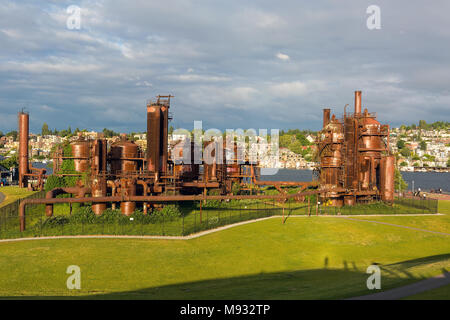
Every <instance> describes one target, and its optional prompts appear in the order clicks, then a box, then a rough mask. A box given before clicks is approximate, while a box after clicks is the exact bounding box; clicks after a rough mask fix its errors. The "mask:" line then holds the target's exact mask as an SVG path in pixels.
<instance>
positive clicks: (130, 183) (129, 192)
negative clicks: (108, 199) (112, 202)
mask: <svg viewBox="0 0 450 320" xmlns="http://www.w3.org/2000/svg"><path fill="white" fill-rule="evenodd" d="M120 183H121V187H120V188H121V189H122V190H123V191H122V195H125V196H129V197H131V196H135V195H136V181H134V180H130V179H122V180H121V182H120ZM134 210H136V202H132V201H123V202H121V203H120V211H121V212H122V214H124V215H126V216H130V215H132V214H133V212H134Z"/></svg>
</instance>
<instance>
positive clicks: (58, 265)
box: [0, 215, 450, 299]
mask: <svg viewBox="0 0 450 320" xmlns="http://www.w3.org/2000/svg"><path fill="white" fill-rule="evenodd" d="M375 218H376V219H382V218H381V217H373V218H371V219H375ZM389 219H390V220H389V223H395V224H401V225H406V224H409V225H411V226H415V227H418V228H425V227H426V228H430V229H431V230H433V229H436V228H438V226H439V228H440V229H439V230H440V231H443V232H447V233H450V218H449V216H448V215H445V216H430V217H392V218H391V217H389ZM449 240H450V239H449V236H446V235H437V234H431V233H427V232H419V231H414V230H410V229H404V228H398V227H394V226H387V225H381V224H376V223H372V222H366V221H352V220H347V219H342V218H337V217H329V218H322V217H309V218H308V217H290V218H288V219H287V221H286V223H285V224H282V219H281V218H273V219H268V220H264V221H259V222H256V223H250V224H246V225H241V226H238V227H234V228H231V229H227V230H224V231H220V232H217V233H212V234H209V235H206V236H203V237H200V238H196V239H192V240H187V241H185V240H140V239H139V240H135V239H60V240H36V241H22V242H10V243H0V296H58V297H61V296H72V295H75V296H77V297H88V298H114V299H122V298H137V299H339V298H346V297H352V296H357V295H363V294H369V293H373V292H372V291H369V290H367V288H366V280H367V277H368V275H367V274H366V273H365V272H366V268H367V267H368V266H369V265H371V264H373V263H377V264H380V266H381V269H382V288H383V290H386V289H389V288H392V287H396V286H399V285H405V284H409V283H411V282H414V281H417V280H419V279H422V278H427V277H431V276H434V275H437V274H439V273H441V272H442V270H443V269H447V270H449V268H450V241H449ZM69 265H78V266H80V268H81V287H82V288H81V290H68V289H67V288H66V280H67V277H68V276H69V275H68V274H66V269H67V267H68V266H69ZM447 298H450V297H447Z"/></svg>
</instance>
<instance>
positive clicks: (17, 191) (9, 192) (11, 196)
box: [0, 186, 36, 208]
mask: <svg viewBox="0 0 450 320" xmlns="http://www.w3.org/2000/svg"><path fill="white" fill-rule="evenodd" d="M0 192H1V193H3V194H4V195H5V200H4V201H3V202H2V203H0V208H1V207H3V206H6V205H7V204H10V203H12V202H14V201H16V200H18V199H22V198H25V197H28V196H29V195H32V194H33V193H35V192H36V191H29V190H28V189H26V188H19V187H15V186H7V187H2V188H0Z"/></svg>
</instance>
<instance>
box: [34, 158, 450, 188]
mask: <svg viewBox="0 0 450 320" xmlns="http://www.w3.org/2000/svg"><path fill="white" fill-rule="evenodd" d="M33 166H34V167H35V168H43V167H47V166H46V164H44V163H39V162H33ZM52 171H53V170H52V169H51V168H48V167H47V174H52ZM312 173H313V171H312V170H294V169H279V170H278V172H277V173H276V174H275V175H262V176H261V180H266V181H311V180H312ZM402 176H403V179H404V180H405V181H406V182H407V183H408V188H409V190H412V187H413V181H414V189H415V190H417V188H420V189H422V190H424V191H429V190H431V189H439V188H442V191H445V192H450V172H402Z"/></svg>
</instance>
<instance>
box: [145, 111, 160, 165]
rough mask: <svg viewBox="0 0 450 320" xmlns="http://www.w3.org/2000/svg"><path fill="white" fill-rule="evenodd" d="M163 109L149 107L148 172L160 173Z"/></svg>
mask: <svg viewBox="0 0 450 320" xmlns="http://www.w3.org/2000/svg"><path fill="white" fill-rule="evenodd" d="M160 128H161V107H160V106H159V105H156V104H150V105H147V170H149V171H151V172H159V164H160V146H161V129H160Z"/></svg>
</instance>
